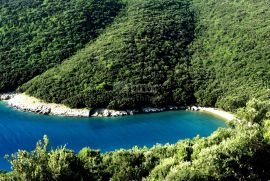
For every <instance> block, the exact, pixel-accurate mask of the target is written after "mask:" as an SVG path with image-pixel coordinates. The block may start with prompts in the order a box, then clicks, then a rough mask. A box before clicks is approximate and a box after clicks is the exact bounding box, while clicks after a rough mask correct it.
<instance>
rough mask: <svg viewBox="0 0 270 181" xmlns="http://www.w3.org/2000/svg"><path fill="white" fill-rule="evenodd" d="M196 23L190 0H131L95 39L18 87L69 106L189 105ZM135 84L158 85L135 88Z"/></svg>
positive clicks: (28, 92)
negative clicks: (190, 47)
mask: <svg viewBox="0 0 270 181" xmlns="http://www.w3.org/2000/svg"><path fill="white" fill-rule="evenodd" d="M194 28H195V27H194V16H193V12H192V10H191V9H190V3H189V2H188V1H185V0H177V1H172V0H168V1H167V0H166V1H164V0H136V1H127V3H126V8H125V9H124V10H123V11H122V12H121V14H120V15H119V16H118V17H117V18H116V20H115V21H114V23H113V24H112V25H111V26H110V27H108V28H107V29H106V30H105V32H104V33H103V34H102V35H101V36H99V37H98V39H97V40H96V41H95V42H93V43H91V44H89V45H88V46H87V47H86V48H85V49H83V50H81V51H80V52H78V53H77V54H76V55H74V56H73V57H71V58H70V59H68V60H67V61H65V62H64V63H63V64H61V65H59V66H57V67H55V68H53V69H50V70H49V71H47V72H45V73H44V74H42V75H40V76H38V77H36V78H34V79H33V80H31V81H30V82H28V83H26V84H24V85H23V86H22V87H20V89H19V90H20V91H22V92H26V93H27V94H30V95H32V96H35V97H38V98H41V99H43V100H45V101H48V102H56V103H64V104H66V105H68V106H70V107H89V108H98V107H110V108H114V109H124V108H137V107H140V106H147V105H155V106H164V105H169V104H173V103H174V104H181V105H186V104H187V103H190V102H191V101H192V87H191V81H190V76H189V72H188V67H189V65H188V64H189V62H190V60H189V57H190V56H189V51H188V45H189V44H190V42H191V41H192V40H193V31H194ZM136 85H138V86H141V87H145V86H149V87H150V88H152V89H155V90H152V91H151V90H150V91H149V93H148V94H143V95H142V93H141V92H139V93H138V91H137V90H134V91H130V89H133V87H134V86H136ZM140 98H144V100H142V99H140Z"/></svg>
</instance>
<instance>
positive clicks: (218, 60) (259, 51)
mask: <svg viewBox="0 0 270 181" xmlns="http://www.w3.org/2000/svg"><path fill="white" fill-rule="evenodd" d="M193 6H194V8H195V11H196V13H197V15H196V16H197V18H196V19H197V22H196V34H195V36H196V38H195V41H194V42H193V43H192V46H191V52H192V55H193V56H192V71H191V73H192V75H193V80H194V89H195V92H196V93H195V95H196V99H197V101H198V103H199V104H200V105H207V106H216V107H221V108H223V109H226V110H230V111H232V110H235V109H236V108H238V107H243V106H245V104H246V102H247V100H249V99H251V98H254V97H257V98H259V97H262V98H264V99H267V98H268V99H269V96H270V92H269V88H270V81H269V80H270V39H269V36H270V19H269V17H270V11H269V6H270V2H269V1H265V0H257V1H254V0H245V1H222V3H219V2H217V1H215V0H209V1H201V0H194V2H193Z"/></svg>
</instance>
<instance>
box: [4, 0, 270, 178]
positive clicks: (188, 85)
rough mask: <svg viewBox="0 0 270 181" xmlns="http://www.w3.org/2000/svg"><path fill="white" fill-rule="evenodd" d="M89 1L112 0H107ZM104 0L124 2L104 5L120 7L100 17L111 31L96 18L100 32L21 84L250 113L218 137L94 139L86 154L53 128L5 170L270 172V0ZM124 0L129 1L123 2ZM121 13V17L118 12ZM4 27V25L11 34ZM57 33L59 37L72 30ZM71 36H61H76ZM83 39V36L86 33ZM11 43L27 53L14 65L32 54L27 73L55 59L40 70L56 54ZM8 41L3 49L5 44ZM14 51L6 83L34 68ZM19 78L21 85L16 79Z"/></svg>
mask: <svg viewBox="0 0 270 181" xmlns="http://www.w3.org/2000/svg"><path fill="white" fill-rule="evenodd" d="M10 2H11V1H10ZM42 2H43V1H42ZM44 2H50V1H44ZM71 2H73V1H71ZM74 2H75V1H74ZM76 2H77V1H76ZM78 2H79V1H78ZM83 2H84V1H83ZM89 2H90V4H91V3H92V2H96V3H98V2H100V3H101V4H102V2H103V1H89ZM104 2H111V3H113V4H114V3H116V4H115V5H116V6H113V7H114V8H113V9H116V10H117V12H118V11H119V13H116V12H115V13H113V15H112V16H111V15H110V13H108V14H106V15H104V16H105V17H104V18H105V19H107V18H108V17H107V15H108V16H109V17H110V18H109V21H108V22H107V21H105V22H106V25H108V24H110V26H106V25H102V26H98V28H97V29H100V28H101V29H103V28H105V26H106V28H105V30H104V31H102V32H101V33H100V31H98V30H97V29H94V30H93V29H92V28H93V26H91V28H90V29H91V32H92V31H94V32H96V33H97V34H100V35H99V36H97V34H96V33H95V34H94V36H92V34H91V33H90V34H91V37H90V38H89V39H84V38H82V37H78V39H76V40H78V41H80V40H83V41H82V42H83V43H79V44H78V46H79V47H78V48H75V49H73V50H72V51H69V50H68V51H67V52H68V53H67V56H63V57H62V58H61V59H59V58H57V57H58V56H54V55H53V56H45V57H52V59H51V60H52V61H49V62H48V63H47V64H48V67H47V68H49V67H52V66H54V65H55V64H58V63H59V62H61V61H62V60H64V58H67V57H69V58H68V60H65V61H64V62H63V63H62V64H61V65H58V66H55V67H54V68H52V69H50V70H48V71H46V72H45V73H43V74H41V75H40V76H37V77H35V78H34V79H32V80H31V81H30V82H27V83H26V84H24V85H22V86H21V87H20V88H19V91H21V92H25V91H26V93H28V94H30V95H33V96H36V97H38V98H41V99H43V100H45V101H48V102H56V103H64V104H66V105H69V106H71V107H89V108H95V107H109V108H115V109H116V108H117V109H124V108H133V107H140V106H143V105H144V106H145V105H153V106H164V105H169V104H176V105H187V104H192V103H197V104H199V105H204V106H215V107H220V108H223V109H225V110H229V111H233V112H235V113H236V114H237V115H238V117H239V118H240V119H241V120H242V121H241V122H240V123H230V128H227V129H219V130H217V131H216V132H214V133H213V134H212V135H211V136H210V137H208V138H200V137H196V138H194V139H191V140H184V141H180V142H178V143H176V144H174V145H163V146H161V145H156V146H154V147H153V148H136V147H135V148H133V149H130V150H117V151H114V152H109V153H100V152H99V151H97V150H92V149H90V148H84V149H82V150H81V151H80V152H79V153H78V154H76V153H75V152H74V151H72V150H69V149H67V148H65V147H61V148H58V149H55V150H50V149H47V145H48V139H47V138H46V137H45V138H44V140H43V141H41V142H39V143H38V144H37V148H36V149H35V150H34V151H32V152H27V151H19V152H18V153H16V154H14V155H13V156H11V157H9V160H10V161H11V164H12V168H13V171H12V172H10V173H3V174H1V176H2V179H4V180H67V179H71V180H183V181H184V180H230V181H231V180H269V179H270V164H269V163H270V160H269V159H270V131H269V130H270V110H269V109H270V103H269V99H270V91H269V86H270V85H269V82H268V81H269V79H270V78H269V77H270V72H269V70H270V62H269V61H270V51H269V50H270V47H269V46H270V39H269V38H268V37H269V31H270V19H269V17H270V10H269V8H268V7H269V6H270V4H269V2H268V1H265V0H245V1H222V2H219V1H216V0H193V1H192V3H191V2H190V1H188V0H154V1H150V0H126V1H123V2H121V3H119V2H116V1H104ZM59 3H60V4H61V3H63V2H62V1H61V2H60V1H59ZM80 3H82V2H80ZM80 3H78V6H79V4H80ZM105 4H106V3H105ZM6 6H9V5H8V3H7V4H4V6H1V8H2V9H1V13H2V12H5V13H7V12H8V11H6V10H5V11H4V9H5V8H6ZM90 6H91V5H90ZM64 7H65V6H64ZM75 7H76V6H75ZM102 7H103V6H102ZM106 7H107V6H104V7H103V8H106ZM110 7H111V6H110ZM120 7H122V8H123V9H122V10H121V11H120ZM38 9H40V8H38ZM101 9H102V8H101ZM113 9H112V10H113ZM2 10H3V11H2ZM95 10H96V9H95ZM95 10H93V11H95ZM78 11H80V10H78ZM108 11H109V12H110V10H102V12H108ZM16 12H17V11H16ZM111 13H112V12H111ZM15 14H16V13H15ZM75 14H76V13H75ZM117 14H118V15H117ZM72 15H73V13H72ZM116 15H117V16H116ZM100 16H101V15H100V14H99V15H98V16H97V17H100ZM114 16H116V18H112V17H114ZM1 17H2V16H1ZM75 17H76V16H75ZM52 19H53V18H52ZM2 21H4V19H1V23H2ZM76 21H77V20H76ZM102 21H103V20H102ZM57 22H58V20H57ZM2 24H3V23H2ZM2 24H1V25H2ZM11 24H12V23H11ZM33 26H34V25H33ZM1 27H2V26H1ZM27 27H28V26H27ZM72 27H73V26H72ZM76 27H77V25H76ZM4 29H5V28H1V29H0V31H1V33H0V35H1V36H3V31H4ZM6 29H7V28H6ZM65 29H68V28H65ZM5 31H8V32H10V31H13V29H12V28H9V29H8V30H5ZM14 31H15V30H14ZM68 31H69V30H68ZM76 31H77V30H76V29H75V30H72V31H71V34H74V33H75V34H76ZM89 31H90V30H89ZM15 32H17V31H15ZM42 32H43V31H42ZM44 32H46V31H44ZM67 33H68V32H67ZM86 34H87V35H88V33H87V32H86ZM78 36H81V35H78ZM18 37H23V36H18ZM57 37H58V38H59V41H60V40H62V38H63V37H62V36H57ZM65 37H66V36H65ZM1 38H2V37H1ZM67 38H68V36H67ZM80 38H82V39H80ZM94 38H95V40H93V39H94ZM71 39H72V38H71ZM90 39H91V40H92V41H90ZM56 40H57V39H56ZM67 41H71V40H67ZM67 41H64V42H62V43H63V44H62V43H61V45H63V46H66V45H68V44H66V42H67ZM87 41H90V42H88V44H87V45H86V47H85V48H84V49H82V50H80V51H78V52H77V53H76V54H75V55H74V56H71V57H70V55H71V54H72V53H71V52H73V53H74V52H75V50H79V49H81V48H82V46H83V45H85V44H86V42H87ZM5 42H6V40H5ZM27 42H28V43H29V41H27ZM31 42H35V41H31ZM10 43H12V41H11V42H10ZM73 43H74V46H75V45H77V43H78V42H73ZM41 45H42V46H43V44H41ZM56 45H57V44H56ZM56 45H55V46H53V47H56V48H55V49H52V51H53V52H54V53H55V52H58V51H57V50H59V49H58V48H57V47H58V46H56ZM1 46H3V45H1ZM33 46H34V45H33ZM11 47H15V49H14V51H15V52H17V53H18V55H19V54H20V53H21V55H19V56H16V57H15V58H16V60H18V62H20V63H19V64H18V62H16V63H15V64H14V65H19V67H23V65H24V61H23V60H31V61H29V62H30V64H27V65H29V66H30V67H31V68H29V67H28V68H27V66H26V67H25V68H26V70H27V71H28V73H27V75H33V76H34V75H37V74H39V73H41V72H43V70H45V69H47V68H41V69H38V71H37V73H31V72H30V73H29V71H33V70H34V68H32V67H35V66H36V67H42V66H40V64H36V63H37V62H38V61H34V60H40V61H41V60H42V61H45V62H47V61H46V59H40V58H37V59H32V58H31V59H25V57H23V56H22V55H24V53H25V52H28V49H25V50H24V51H21V49H16V47H17V46H13V45H12V46H7V48H10V49H11ZM22 47H27V46H24V45H22ZM34 47H38V46H34ZM45 47H47V46H45ZM61 49H62V48H61ZM0 50H1V52H3V51H2V50H3V48H2V47H1V49H0ZM35 51H38V50H35ZM4 52H5V51H4ZM7 52H12V51H11V50H8V51H7ZM22 52H24V53H22ZM30 52H31V53H30V54H28V56H30V55H33V56H41V55H42V54H40V51H38V52H39V53H37V54H35V53H34V52H33V51H30ZM11 55H13V54H8V56H7V55H6V54H5V53H1V55H0V57H3V56H5V57H6V58H1V59H0V60H1V64H0V68H1V69H0V71H3V72H0V73H1V74H2V75H5V76H1V77H0V85H1V86H2V87H1V86H0V91H1V90H5V89H6V88H5V87H6V85H8V83H9V81H10V80H14V81H11V82H17V81H18V80H19V79H13V78H12V77H13V76H15V77H16V75H17V74H21V73H23V72H24V71H18V70H24V69H16V68H14V66H10V65H9V64H10V62H15V59H13V58H14V57H13V58H12V56H11ZM14 55H15V53H14ZM16 55H17V54H16ZM26 55H27V54H26ZM61 55H62V54H61ZM55 57H56V58H55ZM7 58H10V59H7ZM5 60H8V61H5ZM58 60H61V61H58ZM2 62H4V63H2ZM29 62H28V63H29ZM21 63H22V64H21ZM51 63H52V64H51ZM34 65H35V66H34ZM1 66H2V67H1ZM9 67H10V68H9ZM12 70H14V71H12ZM39 70H42V71H39ZM27 71H26V72H27ZM11 75H12V76H11ZM9 76H11V78H9ZM17 77H21V76H17ZM22 77H24V76H22ZM30 77H31V76H29V77H28V78H30ZM24 80H26V79H24ZM19 82H20V81H19ZM21 82H24V81H21ZM19 84H20V83H19ZM11 85H14V86H15V87H16V85H15V83H14V84H12V83H11ZM141 85H143V86H142V87H143V88H145V87H150V89H149V90H150V91H145V90H144V91H142V92H141V91H140V90H139V91H138V90H137V89H136V86H139V87H140V86H141ZM11 87H12V86H11ZM134 87H135V89H134ZM133 90H134V91H133ZM138 97H139V98H138ZM142 97H143V99H141V98H142ZM254 98H256V99H254Z"/></svg>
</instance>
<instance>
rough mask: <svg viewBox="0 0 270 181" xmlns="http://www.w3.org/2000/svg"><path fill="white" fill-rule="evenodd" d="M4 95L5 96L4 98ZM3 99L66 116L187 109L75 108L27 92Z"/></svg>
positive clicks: (14, 105)
mask: <svg viewBox="0 0 270 181" xmlns="http://www.w3.org/2000/svg"><path fill="white" fill-rule="evenodd" d="M3 95H4V94H3ZM2 97H4V99H3V98H2ZM1 100H2V101H5V102H6V103H7V104H8V106H9V107H12V108H15V109H17V110H20V111H23V112H32V113H36V114H42V115H54V116H65V117H118V116H127V115H134V114H140V113H155V112H163V111H166V110H179V109H185V108H184V107H176V106H169V107H167V108H165V107H164V108H154V107H144V108H142V109H141V110H136V109H133V110H112V109H106V108H98V109H94V110H90V109H87V108H83V109H73V108H69V107H67V106H65V105H63V104H55V103H46V102H44V101H42V100H40V99H37V98H35V97H31V96H28V95H26V94H5V96H2V95H0V101H1Z"/></svg>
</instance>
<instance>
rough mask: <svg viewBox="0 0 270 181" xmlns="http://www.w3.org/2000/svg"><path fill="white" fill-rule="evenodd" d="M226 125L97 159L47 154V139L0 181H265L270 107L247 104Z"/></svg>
mask: <svg viewBox="0 0 270 181" xmlns="http://www.w3.org/2000/svg"><path fill="white" fill-rule="evenodd" d="M237 114H238V116H240V117H241V119H242V122H241V123H238V122H235V123H233V122H232V123H230V125H231V127H230V128H227V129H225V128H221V129H218V130H217V131H216V132H214V133H213V134H212V135H211V136H210V137H208V138H200V137H196V138H194V139H191V140H184V141H179V142H177V143H176V144H174V145H164V146H162V145H156V146H154V147H152V148H137V147H134V148H133V149H130V150H117V151H114V152H109V153H100V151H98V150H92V149H90V148H83V149H82V150H81V151H80V152H79V153H78V154H76V153H75V152H74V151H72V150H69V149H67V148H66V147H60V148H58V149H55V150H50V149H47V145H48V138H47V137H46V136H45V137H44V139H43V141H40V142H38V143H37V147H36V149H35V150H34V151H31V152H27V151H19V152H18V153H16V154H14V155H12V156H11V157H9V159H10V162H11V164H12V168H13V171H12V172H10V173H7V174H2V175H1V176H2V179H3V180H29V181H30V180H153V181H154V180H155V181H156V180H177V181H179V180H183V181H187V180H269V179H270V165H269V163H270V137H269V135H270V132H269V130H270V102H269V101H258V100H255V99H254V100H252V101H250V102H249V103H248V104H247V106H246V108H243V109H240V110H239V111H238V113H237Z"/></svg>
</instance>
